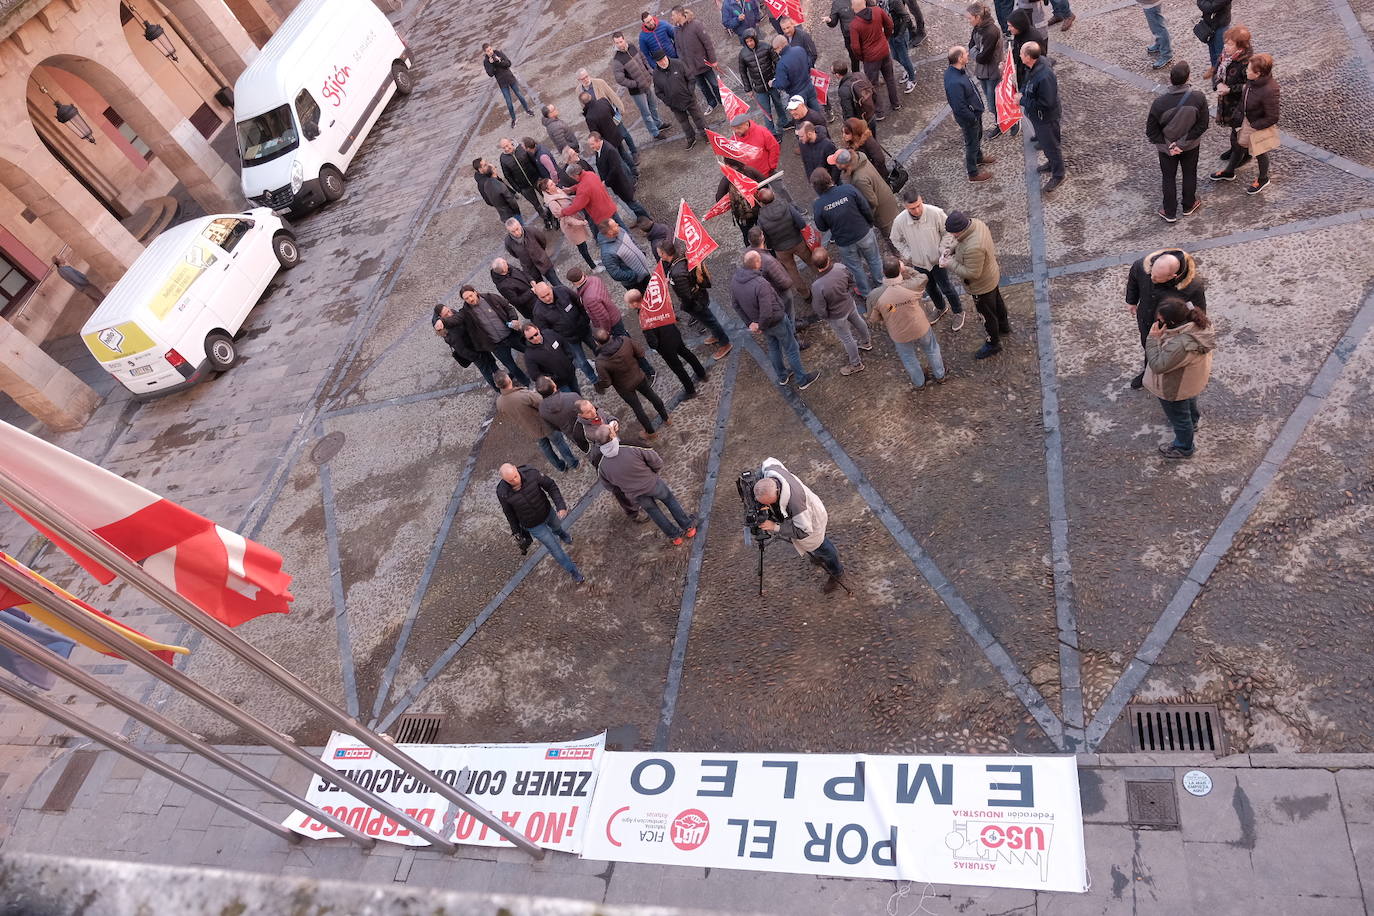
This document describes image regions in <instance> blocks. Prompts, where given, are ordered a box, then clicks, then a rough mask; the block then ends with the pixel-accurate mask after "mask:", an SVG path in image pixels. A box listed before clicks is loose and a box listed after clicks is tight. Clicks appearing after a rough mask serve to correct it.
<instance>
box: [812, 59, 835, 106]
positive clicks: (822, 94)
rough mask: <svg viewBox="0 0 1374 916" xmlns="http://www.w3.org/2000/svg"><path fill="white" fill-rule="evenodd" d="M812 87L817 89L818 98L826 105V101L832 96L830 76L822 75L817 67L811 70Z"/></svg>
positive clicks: (827, 74)
mask: <svg viewBox="0 0 1374 916" xmlns="http://www.w3.org/2000/svg"><path fill="white" fill-rule="evenodd" d="M811 85H812V86H815V87H816V98H818V99H820V100H821V104H822V105H824V104H825V100H826V99H827V98H828V97H829V96H830V74H829V73H822V72H821V71H819V70H817V69H816V68H815V67H812V68H811Z"/></svg>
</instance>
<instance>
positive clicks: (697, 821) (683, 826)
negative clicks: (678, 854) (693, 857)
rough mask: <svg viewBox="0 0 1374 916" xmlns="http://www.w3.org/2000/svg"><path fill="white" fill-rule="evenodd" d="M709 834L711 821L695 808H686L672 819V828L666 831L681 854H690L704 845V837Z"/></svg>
mask: <svg viewBox="0 0 1374 916" xmlns="http://www.w3.org/2000/svg"><path fill="white" fill-rule="evenodd" d="M710 833H711V821H710V819H709V818H708V817H707V816H706V814H705V813H704V812H702V811H698V810H697V809H696V808H688V809H687V810H686V811H684V812H682V813H681V814H679V815H678V816H677V817H675V818H673V823H672V826H671V827H670V828H669V830H668V838H669V839H670V840H672V842H673V845H674V846H676V847H677V848H678V849H681V850H682V851H683V852H691V851H692V850H693V849H696V848H698V847H699V846H701V844H702V843H705V842H706V837H707V836H709V835H710Z"/></svg>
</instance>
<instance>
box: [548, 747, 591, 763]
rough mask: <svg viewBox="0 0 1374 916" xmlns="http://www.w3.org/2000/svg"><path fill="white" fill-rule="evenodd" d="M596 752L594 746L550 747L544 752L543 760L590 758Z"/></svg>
mask: <svg viewBox="0 0 1374 916" xmlns="http://www.w3.org/2000/svg"><path fill="white" fill-rule="evenodd" d="M595 753H596V748H594V747H551V748H549V749H548V750H547V751H546V752H545V753H544V759H545V760H591V759H592V755H593V754H595Z"/></svg>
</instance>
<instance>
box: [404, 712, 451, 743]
mask: <svg viewBox="0 0 1374 916" xmlns="http://www.w3.org/2000/svg"><path fill="white" fill-rule="evenodd" d="M443 724H444V717H443V716H427V715H405V716H401V718H400V721H399V722H397V724H396V743H397V744H433V743H434V741H435V739H436V738H438V737H439V726H441V725H443Z"/></svg>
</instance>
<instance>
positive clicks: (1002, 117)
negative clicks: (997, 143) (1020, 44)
mask: <svg viewBox="0 0 1374 916" xmlns="http://www.w3.org/2000/svg"><path fill="white" fill-rule="evenodd" d="M1011 57H1012V56H1011V55H1010V54H1006V55H1004V56H1003V58H1002V81H1001V82H1000V83H998V84H997V92H996V93H995V95H996V98H997V126H998V127H1000V128H1001V129H1002V133H1006V132H1007V131H1009V130H1011V129H1012V128H1013V127H1015V126H1016V125H1017V124H1019V123H1021V106H1019V105H1017V104H1016V68H1015V67H1014V66H1013V65H1012V61H1011Z"/></svg>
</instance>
